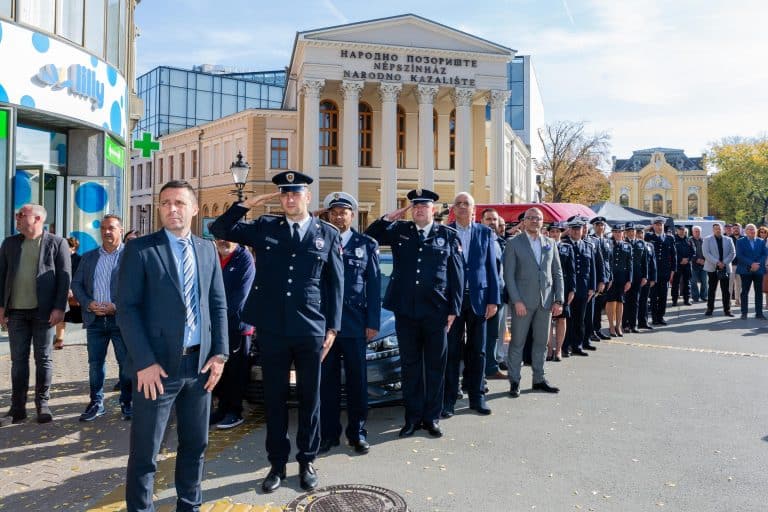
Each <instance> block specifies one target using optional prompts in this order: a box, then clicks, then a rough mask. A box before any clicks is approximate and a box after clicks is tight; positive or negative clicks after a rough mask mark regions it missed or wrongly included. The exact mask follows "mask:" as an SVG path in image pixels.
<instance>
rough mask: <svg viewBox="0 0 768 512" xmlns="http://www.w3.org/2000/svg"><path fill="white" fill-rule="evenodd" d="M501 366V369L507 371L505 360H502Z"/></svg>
mask: <svg viewBox="0 0 768 512" xmlns="http://www.w3.org/2000/svg"><path fill="white" fill-rule="evenodd" d="M499 368H500V369H501V370H504V371H507V363H505V362H504V361H501V362H500V363H499Z"/></svg>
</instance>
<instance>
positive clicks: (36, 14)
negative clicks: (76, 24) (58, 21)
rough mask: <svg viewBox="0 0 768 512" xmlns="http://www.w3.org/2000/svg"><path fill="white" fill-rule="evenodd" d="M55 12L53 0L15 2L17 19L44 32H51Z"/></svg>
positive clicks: (21, 0)
mask: <svg viewBox="0 0 768 512" xmlns="http://www.w3.org/2000/svg"><path fill="white" fill-rule="evenodd" d="M55 13H56V2H55V0H18V2H17V3H16V19H17V20H19V21H20V22H21V23H26V24H27V25H32V26H33V27H37V28H40V29H42V30H45V31H46V32H51V33H52V32H53V29H54V14H55Z"/></svg>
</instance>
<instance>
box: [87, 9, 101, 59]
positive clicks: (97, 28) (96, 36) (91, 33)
mask: <svg viewBox="0 0 768 512" xmlns="http://www.w3.org/2000/svg"><path fill="white" fill-rule="evenodd" d="M104 6H105V4H104V0H85V47H86V48H87V49H88V50H90V51H91V52H93V53H94V54H95V55H98V56H99V57H101V58H104V13H105V10H104Z"/></svg>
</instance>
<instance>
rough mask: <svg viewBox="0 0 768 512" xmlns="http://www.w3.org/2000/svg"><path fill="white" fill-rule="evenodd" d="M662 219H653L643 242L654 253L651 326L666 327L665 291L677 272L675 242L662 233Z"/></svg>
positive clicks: (663, 220) (663, 219)
mask: <svg viewBox="0 0 768 512" xmlns="http://www.w3.org/2000/svg"><path fill="white" fill-rule="evenodd" d="M665 221H666V219H665V218H664V217H654V219H653V232H651V233H650V234H648V235H646V237H645V240H646V241H647V242H651V243H652V244H653V249H654V252H655V253H656V274H657V278H658V279H657V280H656V285H655V286H654V287H653V289H652V290H651V320H652V324H653V325H667V322H666V321H665V320H664V315H665V314H666V313H667V295H668V293H667V291H668V290H669V283H670V281H672V278H673V277H674V275H675V272H677V249H676V247H675V240H674V238H673V237H671V236H669V235H668V234H666V233H665V232H664V222H665Z"/></svg>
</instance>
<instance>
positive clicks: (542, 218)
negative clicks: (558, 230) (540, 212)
mask: <svg viewBox="0 0 768 512" xmlns="http://www.w3.org/2000/svg"><path fill="white" fill-rule="evenodd" d="M523 218H524V219H525V220H544V217H528V216H526V217H523Z"/></svg>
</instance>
